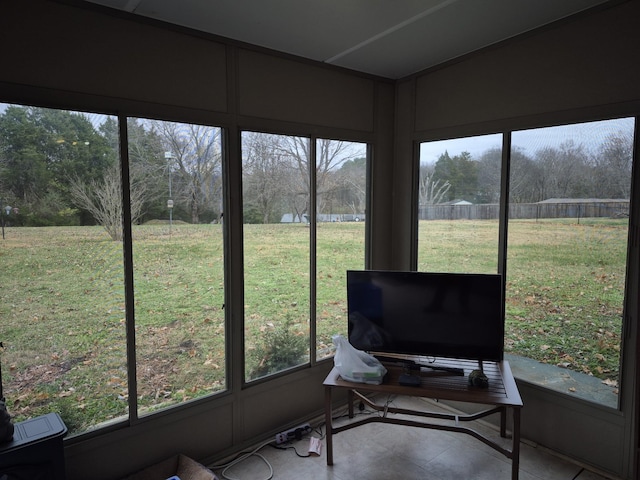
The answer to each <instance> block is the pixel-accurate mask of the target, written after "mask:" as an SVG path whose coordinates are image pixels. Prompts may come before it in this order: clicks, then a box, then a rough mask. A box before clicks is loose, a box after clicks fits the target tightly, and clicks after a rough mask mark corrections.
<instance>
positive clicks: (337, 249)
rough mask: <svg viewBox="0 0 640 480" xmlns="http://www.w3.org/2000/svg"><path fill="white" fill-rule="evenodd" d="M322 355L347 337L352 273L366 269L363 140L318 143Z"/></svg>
mask: <svg viewBox="0 0 640 480" xmlns="http://www.w3.org/2000/svg"><path fill="white" fill-rule="evenodd" d="M316 145H317V148H316V172H317V173H316V185H317V188H316V199H317V200H316V208H317V220H318V222H317V229H316V262H317V264H316V265H317V272H316V281H317V283H316V334H317V336H316V355H317V358H318V359H322V358H325V357H327V356H329V355H332V354H333V350H334V348H333V342H332V336H333V335H335V334H342V335H344V336H346V335H347V315H346V313H347V290H346V283H347V279H346V271H347V270H349V269H359V270H361V269H363V268H364V255H365V249H364V246H365V221H366V212H365V206H366V199H367V197H366V192H367V150H366V145H365V144H362V143H353V142H341V141H336V140H325V139H320V140H317V142H316Z"/></svg>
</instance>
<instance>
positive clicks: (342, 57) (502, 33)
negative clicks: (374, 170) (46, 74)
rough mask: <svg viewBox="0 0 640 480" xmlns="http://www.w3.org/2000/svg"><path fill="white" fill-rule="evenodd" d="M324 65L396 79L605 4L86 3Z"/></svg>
mask: <svg viewBox="0 0 640 480" xmlns="http://www.w3.org/2000/svg"><path fill="white" fill-rule="evenodd" d="M86 1H88V2H90V3H96V4H100V5H104V6H107V7H111V8H114V9H117V10H122V11H126V12H130V13H133V14H135V15H140V16H143V17H149V18H153V19H156V20H161V21H164V22H169V23H172V24H176V25H180V26H183V27H188V28H191V29H195V30H200V31H203V32H208V33H212V34H215V35H219V36H222V37H227V38H230V39H233V40H237V41H241V42H246V43H250V44H254V45H258V46H261V47H266V48H269V49H272V50H276V51H279V52H284V53H287V54H293V55H296V56H300V57H304V58H309V59H312V60H317V61H320V62H324V63H327V64H330V65H336V66H340V67H345V68H348V69H351V70H356V71H360V72H365V73H369V74H373V75H379V76H382V77H386V78H390V79H398V78H403V77H405V76H408V75H411V74H413V73H416V72H418V71H421V70H424V69H426V68H429V67H432V66H435V65H438V64H440V63H442V62H445V61H448V60H451V59H454V58H456V57H459V56H461V55H464V54H467V53H470V52H472V51H475V50H478V49H480V48H483V47H487V46H489V45H492V44H495V43H497V42H500V41H503V40H506V39H508V38H511V37H514V36H516V35H519V34H522V33H525V32H528V31H531V30H534V29H536V28H539V27H542V26H544V25H547V24H549V23H551V22H554V21H556V20H560V19H563V18H566V17H568V16H571V15H573V14H576V13H578V12H581V11H584V10H586V9H589V8H591V7H595V6H596V5H600V4H604V3H610V2H608V0H179V1H178V0H86Z"/></svg>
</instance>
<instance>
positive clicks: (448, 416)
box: [324, 362, 522, 480]
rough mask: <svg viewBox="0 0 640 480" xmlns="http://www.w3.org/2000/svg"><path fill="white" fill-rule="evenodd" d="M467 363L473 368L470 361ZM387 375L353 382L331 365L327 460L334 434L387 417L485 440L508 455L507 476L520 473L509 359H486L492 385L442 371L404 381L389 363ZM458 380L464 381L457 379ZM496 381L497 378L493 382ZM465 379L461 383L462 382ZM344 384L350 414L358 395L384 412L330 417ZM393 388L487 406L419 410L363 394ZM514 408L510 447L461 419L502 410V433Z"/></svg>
mask: <svg viewBox="0 0 640 480" xmlns="http://www.w3.org/2000/svg"><path fill="white" fill-rule="evenodd" d="M465 367H467V368H475V365H473V364H471V365H469V366H466V365H465ZM489 367H491V368H489ZM387 370H388V372H389V373H388V377H387V378H386V379H385V382H384V383H383V384H381V385H369V384H362V383H353V382H346V381H344V380H343V379H342V378H341V377H340V375H339V373H338V371H337V370H336V369H335V368H334V369H333V370H332V371H331V372H330V373H329V375H328V376H327V378H326V379H325V381H324V386H325V421H326V424H327V435H326V448H327V465H333V438H332V437H333V435H334V434H337V433H340V432H343V431H345V430H349V429H352V428H356V427H359V426H361V425H365V424H368V423H374V422H375V423H390V424H395V425H404V426H409V427H420V428H429V429H434V430H443V431H449V432H458V433H464V434H467V435H470V436H472V437H474V438H476V439H477V440H479V441H481V442H483V443H484V444H485V445H487V446H489V447H491V448H493V449H494V450H496V451H497V452H499V453H501V454H502V455H504V456H505V457H507V458H509V459H510V460H511V466H512V469H511V478H512V480H517V479H518V472H519V461H520V411H521V408H522V400H521V398H520V394H519V392H518V389H517V387H516V384H515V380H514V379H513V375H512V374H511V370H510V368H509V365H508V363H507V362H498V363H491V364H485V365H484V371H485V372H486V373H487V374H488V375H490V376H491V377H492V388H491V389H489V390H486V389H477V388H473V387H469V386H468V385H466V380H465V379H464V377H458V376H454V377H451V376H447V377H445V378H446V379H447V380H445V381H442V378H443V377H422V383H421V385H420V386H418V387H415V386H403V385H401V384H400V383H399V379H400V376H401V375H402V374H403V370H402V368H399V367H394V366H387ZM452 379H459V381H458V382H452ZM460 382H462V383H460ZM496 384H499V385H497V386H496ZM463 385H464V386H463ZM335 388H338V389H347V394H348V402H349V403H348V407H349V418H354V408H353V405H354V401H355V400H356V399H359V400H360V401H361V402H363V403H364V404H366V405H368V406H369V407H371V408H373V409H374V410H376V411H378V412H382V415H380V416H369V417H367V418H365V419H362V420H354V421H352V422H350V423H347V424H345V425H342V426H339V427H334V426H333V423H332V416H333V410H332V392H333V389H335ZM376 393H377V394H395V395H406V396H414V397H428V398H435V399H440V400H452V401H460V402H469V403H476V404H482V405H486V406H487V407H488V408H487V409H486V410H483V411H481V412H478V413H475V414H471V415H456V414H452V413H442V412H429V411H422V410H410V409H403V408H396V407H391V406H389V405H378V404H376V403H375V402H373V401H371V400H370V399H369V398H368V396H367V394H369V395H370V394H376ZM509 411H511V412H512V415H513V417H512V431H511V439H512V442H511V449H507V448H504V447H503V446H501V445H500V444H499V443H497V442H495V441H493V440H491V439H490V438H489V437H487V436H485V435H483V434H481V433H479V432H478V431H476V430H474V429H473V428H470V427H465V426H463V425H462V423H465V422H471V421H474V420H479V419H481V418H484V417H487V416H489V415H493V414H499V415H500V436H501V437H503V438H508V436H507V413H508V412H509ZM388 414H403V415H408V416H413V417H420V418H421V419H416V420H411V419H405V418H395V417H390V416H388ZM423 418H431V419H439V420H451V422H452V423H451V424H446V423H433V422H429V421H425V420H422V419H423Z"/></svg>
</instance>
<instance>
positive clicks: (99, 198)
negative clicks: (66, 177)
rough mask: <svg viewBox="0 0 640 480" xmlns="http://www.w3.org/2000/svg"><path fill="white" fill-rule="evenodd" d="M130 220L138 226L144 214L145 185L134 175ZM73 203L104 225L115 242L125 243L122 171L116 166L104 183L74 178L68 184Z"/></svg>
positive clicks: (108, 171) (105, 175) (108, 173)
mask: <svg viewBox="0 0 640 480" xmlns="http://www.w3.org/2000/svg"><path fill="white" fill-rule="evenodd" d="M130 183H131V220H132V222H133V223H136V222H137V220H138V218H140V215H141V213H142V205H143V201H144V196H145V191H146V188H145V184H144V182H141V181H140V180H139V175H136V174H134V173H133V172H132V173H131V181H130ZM69 185H70V193H71V198H72V200H73V202H74V203H75V204H76V206H78V207H79V208H83V209H85V210H87V211H88V212H89V213H91V215H93V217H94V218H95V219H96V221H97V222H98V224H100V225H102V226H103V227H104V229H105V230H106V231H107V233H108V234H109V236H110V237H111V239H112V240H114V241H121V240H122V231H123V228H122V227H123V223H122V182H121V180H120V167H119V165H118V164H117V163H114V164H113V165H112V166H111V167H109V168H108V169H107V170H106V171H105V173H104V175H103V177H102V179H101V180H99V181H96V180H92V181H90V182H88V183H87V182H83V181H81V180H80V179H78V178H74V179H72V180H71V181H70V182H69Z"/></svg>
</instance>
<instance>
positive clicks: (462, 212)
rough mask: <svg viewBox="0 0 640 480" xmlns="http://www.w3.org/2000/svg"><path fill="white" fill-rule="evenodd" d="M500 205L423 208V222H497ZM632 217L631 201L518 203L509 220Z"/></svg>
mask: <svg viewBox="0 0 640 480" xmlns="http://www.w3.org/2000/svg"><path fill="white" fill-rule="evenodd" d="M499 212H500V206H499V205H498V204H497V203H487V204H478V205H428V206H424V207H420V208H419V212H418V215H419V216H418V218H419V219H420V220H496V219H498V216H499ZM628 216H629V201H628V200H627V201H619V200H616V201H581V202H558V203H551V202H545V203H514V204H511V205H509V218H514V219H515V218H518V219H523V218H530V219H539V218H577V219H580V218H590V217H591V218H593V217H600V218H619V217H628Z"/></svg>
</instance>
